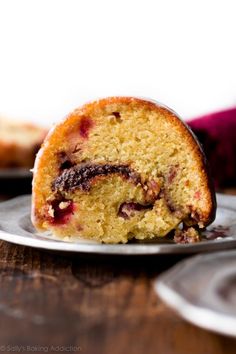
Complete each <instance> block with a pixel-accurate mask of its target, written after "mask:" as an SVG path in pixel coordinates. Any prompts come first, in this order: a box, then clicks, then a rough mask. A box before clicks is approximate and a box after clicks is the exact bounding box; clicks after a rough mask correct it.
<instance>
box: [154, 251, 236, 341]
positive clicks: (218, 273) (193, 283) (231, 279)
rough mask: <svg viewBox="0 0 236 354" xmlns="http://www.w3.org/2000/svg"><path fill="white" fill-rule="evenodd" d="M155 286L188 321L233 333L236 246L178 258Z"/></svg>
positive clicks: (214, 329) (210, 328)
mask: <svg viewBox="0 0 236 354" xmlns="http://www.w3.org/2000/svg"><path fill="white" fill-rule="evenodd" d="M155 290H156V292H157V294H158V295H159V296H160V297H161V299H162V300H163V301H164V302H165V303H167V304H168V305H169V306H170V307H171V308H173V309H174V310H175V311H177V312H178V313H179V315H180V316H182V317H183V318H184V319H186V320H187V321H189V322H191V323H193V324H195V325H197V326H199V327H202V328H204V329H208V330H211V331H214V332H217V333H220V334H224V335H228V336H233V337H236V250H232V251H227V252H216V253H214V254H204V255H198V256H195V257H191V258H188V259H187V260H184V261H181V262H179V263H178V264H177V265H176V266H174V267H173V268H171V269H170V270H168V271H167V272H165V273H163V274H162V275H161V276H160V277H158V279H157V280H156V281H155Z"/></svg>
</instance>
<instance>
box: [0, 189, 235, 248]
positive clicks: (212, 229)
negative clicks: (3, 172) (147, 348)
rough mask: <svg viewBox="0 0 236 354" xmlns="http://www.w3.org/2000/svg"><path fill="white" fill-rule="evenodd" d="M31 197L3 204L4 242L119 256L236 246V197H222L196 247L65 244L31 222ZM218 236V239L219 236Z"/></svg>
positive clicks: (1, 225) (0, 215)
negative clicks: (210, 223) (39, 229)
mask: <svg viewBox="0 0 236 354" xmlns="http://www.w3.org/2000/svg"><path fill="white" fill-rule="evenodd" d="M30 200H31V196H29V195H26V196H21V197H17V198H14V199H11V200H9V201H7V202H2V203H0V239H2V240H5V241H9V242H12V243H16V244H19V245H24V246H31V247H37V248H44V249H49V250H56V251H70V252H83V253H100V254H117V255H151V254H171V253H197V252H205V251H216V250H222V249H227V248H232V247H236V197H234V196H224V195H218V209H217V216H216V220H215V222H214V223H213V224H212V225H211V226H209V228H208V231H205V232H204V240H203V241H201V242H199V243H195V244H187V245H183V244H175V243H174V242H173V241H172V240H168V239H165V238H160V239H159V240H155V241H151V242H145V243H144V242H130V243H128V244H124V245H123V244H118V245H105V244H99V243H96V242H93V241H88V240H82V239H81V240H79V241H78V240H77V241H76V242H65V241H62V240H56V239H54V238H53V237H52V236H51V235H50V234H49V233H38V232H36V230H35V229H34V227H33V225H32V223H31V221H30V204H31V203H30ZM216 236H218V237H216Z"/></svg>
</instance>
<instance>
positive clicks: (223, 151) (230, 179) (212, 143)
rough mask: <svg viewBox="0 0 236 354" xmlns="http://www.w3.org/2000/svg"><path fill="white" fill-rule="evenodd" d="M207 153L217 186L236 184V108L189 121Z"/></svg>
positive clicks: (233, 185)
mask: <svg viewBox="0 0 236 354" xmlns="http://www.w3.org/2000/svg"><path fill="white" fill-rule="evenodd" d="M187 123H188V125H189V126H190V128H191V129H192V130H193V132H194V133H195V135H196V136H197V137H198V139H199V141H200V143H201V144H202V145H203V149H204V151H205V153H206V156H207V159H208V162H209V165H210V170H211V174H212V177H213V179H214V181H215V186H216V187H217V188H225V187H235V186H236V108H231V109H228V110H225V111H221V112H217V113H212V114H208V115H205V116H202V117H200V118H196V119H193V120H191V121H188V122H187Z"/></svg>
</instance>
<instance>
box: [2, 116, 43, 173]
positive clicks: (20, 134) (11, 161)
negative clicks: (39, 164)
mask: <svg viewBox="0 0 236 354" xmlns="http://www.w3.org/2000/svg"><path fill="white" fill-rule="evenodd" d="M46 133H47V129H45V128H43V127H40V126H37V125H35V124H33V123H28V122H23V121H17V120H16V121H15V120H11V119H8V118H4V117H0V168H2V169H6V168H7V169H9V168H32V167H33V165H34V159H35V155H36V153H37V151H38V150H39V148H40V145H41V143H42V142H43V140H44V138H45V136H46Z"/></svg>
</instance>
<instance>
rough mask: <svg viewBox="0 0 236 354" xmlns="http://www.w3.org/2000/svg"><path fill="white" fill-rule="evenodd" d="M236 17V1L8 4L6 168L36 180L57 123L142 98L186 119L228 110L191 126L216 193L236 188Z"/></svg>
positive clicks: (1, 102) (1, 135)
mask: <svg viewBox="0 0 236 354" xmlns="http://www.w3.org/2000/svg"><path fill="white" fill-rule="evenodd" d="M235 10H236V2H235V1H234V0H226V1H223V0H198V1H189V0H178V1H174V0H119V1H115V0H99V1H96V0H69V1H68V0H67V1H66V0H50V1H48V0H35V1H32V0H21V1H19V0H1V1H0V49H1V52H0V168H1V167H4V168H10V169H13V168H14V169H15V168H18V169H19V168H27V169H28V170H27V173H28V174H29V172H28V171H29V167H32V166H33V161H34V157H35V153H36V151H37V149H38V148H39V146H40V143H41V142H42V140H43V138H44V136H45V134H46V130H47V129H48V128H49V127H50V126H51V125H52V124H53V123H56V122H58V121H59V120H60V119H61V118H62V117H64V116H65V115H67V114H68V113H69V112H70V111H72V110H73V109H74V108H76V107H78V106H79V105H80V104H82V103H84V102H86V101H89V100H91V99H96V98H99V97H104V96H112V95H129V96H130V95H131V96H132V95H134V96H142V97H150V98H152V99H156V100H158V101H160V102H162V103H164V104H166V105H167V106H169V107H171V108H172V109H174V110H175V111H176V112H178V113H179V115H180V116H181V117H182V118H183V119H185V120H191V119H193V118H198V117H199V116H200V117H202V116H203V118H204V119H205V118H206V117H205V115H207V114H209V113H214V112H222V111H224V112H225V111H226V114H225V113H224V112H223V115H222V114H220V116H219V115H216V116H215V115H210V120H209V119H208V118H209V116H208V115H207V119H208V120H207V124H205V123H206V120H204V124H202V122H203V121H202V119H200V121H199V123H196V124H195V123H194V124H192V125H191V127H192V128H193V130H194V132H195V133H196V135H197V136H198V137H199V138H200V141H201V143H202V144H203V146H204V148H205V151H206V154H207V157H208V159H209V161H210V167H211V169H212V171H213V177H214V179H215V184H216V186H217V187H228V186H232V185H235V186H236V183H235V181H236V157H235V153H234V152H235V150H236V109H235V107H236V69H235V66H236V46H235V35H236V21H235V13H236V11H235ZM228 109H231V110H230V114H228ZM6 118H9V119H13V120H15V122H14V123H9V122H7V121H6ZM216 118H217V119H216ZM18 122H19V123H18ZM25 122H30V124H31V125H29V124H28V125H27V124H26V123H25ZM222 122H223V123H224V124H223V125H222ZM39 124H40V125H41V126H43V127H45V128H46V130H45V129H41V128H39V127H37V125H39ZM222 132H223V134H222ZM226 141H227V146H226V145H225V142H226ZM7 157H8V158H7ZM222 164H223V165H222ZM219 171H220V173H219ZM222 171H224V176H223V178H222V176H221V177H220V179H219V175H222ZM12 175H14V176H15V177H16V174H15V172H14V173H13V174H12ZM2 176H4V178H5V177H6V178H9V176H10V174H9V170H8V172H7V173H6V172H4V173H2V171H1V170H0V178H1V177H2ZM18 176H19V171H18V174H17V177H18ZM22 176H25V172H23V175H22Z"/></svg>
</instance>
